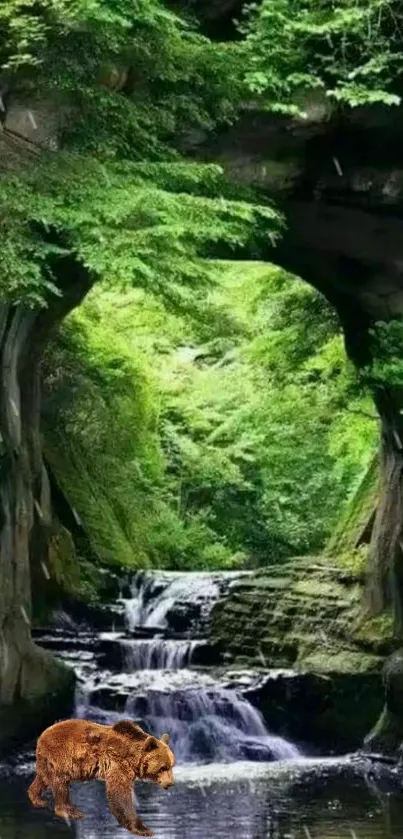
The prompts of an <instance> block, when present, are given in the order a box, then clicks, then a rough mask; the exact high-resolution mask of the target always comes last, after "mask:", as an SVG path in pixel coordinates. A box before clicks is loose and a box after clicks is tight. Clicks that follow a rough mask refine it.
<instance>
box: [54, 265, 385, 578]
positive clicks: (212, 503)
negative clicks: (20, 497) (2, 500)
mask: <svg viewBox="0 0 403 839" xmlns="http://www.w3.org/2000/svg"><path fill="white" fill-rule="evenodd" d="M211 267H212V266H211ZM214 270H215V274H216V276H217V277H218V286H216V287H215V288H212V290H211V291H210V295H209V307H208V308H207V309H206V311H205V312H204V313H203V312H199V317H198V319H197V320H195V319H194V318H192V319H190V318H189V317H188V316H186V315H179V314H178V313H173V312H172V313H170V314H167V312H166V310H165V309H164V306H163V303H162V302H161V301H158V300H157V299H156V298H155V297H154V296H150V295H149V293H148V292H147V291H145V290H131V291H127V292H126V293H125V294H122V293H117V292H116V291H112V290H108V288H107V287H106V286H105V285H102V286H100V287H99V289H97V290H95V289H94V291H93V292H92V293H91V294H90V296H89V298H88V300H87V301H86V303H85V304H84V306H83V307H81V309H80V310H79V311H78V312H77V313H76V314H74V315H73V316H72V317H71V318H70V319H69V321H68V323H67V325H66V327H65V329H64V330H63V336H62V339H61V340H60V341H59V342H58V343H57V344H56V345H55V346H54V347H53V349H52V353H51V356H50V358H49V360H48V364H47V376H46V391H45V396H46V399H45V413H44V427H45V450H46V452H47V456H48V459H49V461H50V463H51V466H52V468H53V471H54V473H55V475H56V477H57V480H58V481H59V483H60V485H61V487H62V489H63V490H64V492H65V494H66V495H67V498H68V500H69V502H70V504H71V505H72V506H73V507H74V508H75V509H76V510H77V512H78V514H79V517H80V519H81V521H82V523H83V526H84V528H85V530H86V532H87V534H88V536H89V539H90V543H91V546H92V550H93V552H94V554H95V556H98V557H102V559H103V560H106V561H119V562H123V563H125V564H135V565H143V564H147V563H151V564H152V565H154V566H165V567H174V568H181V569H184V568H200V567H233V566H242V565H249V566H250V565H252V566H253V565H264V564H267V562H269V561H273V560H275V559H279V558H281V557H284V556H288V555H290V554H291V555H292V554H296V553H304V552H309V551H312V550H317V549H318V548H320V547H321V546H322V545H323V542H324V540H325V538H327V536H328V535H329V532H330V530H331V529H332V527H333V524H334V522H335V519H336V517H337V516H338V514H339V510H340V508H341V506H342V505H343V502H344V500H345V498H346V497H347V496H348V494H349V492H350V491H353V490H354V488H355V485H356V483H357V480H358V479H359V477H360V475H361V474H362V472H363V470H365V468H366V465H367V463H368V459H369V458H370V456H371V453H372V451H373V446H374V442H375V437H376V431H377V425H376V421H374V420H371V419H370V417H369V416H368V415H367V412H368V411H369V409H368V405H367V402H368V403H369V400H367V399H366V398H365V397H363V396H362V395H361V394H360V392H359V389H358V386H357V381H356V377H355V374H354V371H353V370H352V368H351V366H350V365H349V364H348V363H347V361H346V359H345V353H344V350H343V346H342V338H341V335H340V330H339V327H338V324H337V322H336V320H335V318H334V315H333V313H332V311H331V309H330V307H329V306H328V305H327V304H326V302H325V301H324V299H323V298H322V297H320V296H319V295H318V294H317V293H316V292H314V291H313V289H311V288H310V287H309V286H308V285H306V284H304V283H302V282H301V281H299V280H295V279H293V278H291V277H289V276H288V275H285V274H284V272H282V271H280V270H279V269H275V268H273V267H270V266H267V265H263V264H259V263H239V264H236V263H226V262H221V263H215V264H214ZM351 405H353V406H354V407H353V410H356V411H357V413H350V409H351Z"/></svg>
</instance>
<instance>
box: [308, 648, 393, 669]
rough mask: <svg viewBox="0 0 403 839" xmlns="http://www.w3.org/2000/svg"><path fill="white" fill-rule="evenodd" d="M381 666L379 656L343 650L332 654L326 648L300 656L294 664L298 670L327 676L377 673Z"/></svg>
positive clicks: (381, 662) (381, 659)
mask: <svg viewBox="0 0 403 839" xmlns="http://www.w3.org/2000/svg"><path fill="white" fill-rule="evenodd" d="M318 646H320V644H319V645H318ZM382 664H383V658H382V657H381V656H376V655H367V654H366V653H364V652H362V651H359V652H358V651H355V652H353V651H351V650H348V649H345V648H344V649H341V650H340V651H339V652H334V651H332V650H331V649H326V647H323V648H322V649H317V650H314V651H313V652H310V653H308V654H307V655H305V656H304V655H303V654H302V656H301V658H300V659H297V662H296V666H297V668H298V669H299V670H302V671H308V672H310V673H325V674H326V673H327V674H329V675H330V674H339V675H347V674H351V675H353V674H354V673H379V672H380V671H381V669H382Z"/></svg>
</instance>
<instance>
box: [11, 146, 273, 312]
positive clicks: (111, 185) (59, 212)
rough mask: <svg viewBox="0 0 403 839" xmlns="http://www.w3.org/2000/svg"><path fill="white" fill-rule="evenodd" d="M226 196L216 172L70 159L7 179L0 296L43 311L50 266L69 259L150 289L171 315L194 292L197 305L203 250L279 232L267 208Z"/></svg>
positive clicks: (51, 284)
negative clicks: (169, 308)
mask: <svg viewBox="0 0 403 839" xmlns="http://www.w3.org/2000/svg"><path fill="white" fill-rule="evenodd" d="M225 188H226V187H225V181H224V179H223V177H222V172H221V170H220V169H219V167H215V166H205V167H203V166H192V165H186V164H183V163H171V164H166V163H161V164H154V165H152V164H148V165H147V164H134V163H119V164H118V163H116V164H110V165H109V166H108V167H106V166H104V165H103V164H102V163H100V162H98V161H96V160H94V159H91V158H85V157H83V156H82V155H80V156H77V155H71V154H67V153H65V154H59V155H58V156H57V158H56V159H54V158H51V159H50V160H43V161H42V162H41V164H40V165H38V166H37V167H36V168H35V169H30V170H29V172H27V173H25V176H24V178H23V179H22V178H21V176H20V175H12V176H11V175H10V176H9V178H8V179H7V180H6V181H5V182H4V183H3V185H2V189H1V191H0V220H1V227H2V233H3V236H4V239H5V241H6V246H5V252H4V253H3V256H2V277H1V284H2V288H1V291H2V296H3V297H8V298H9V299H11V300H12V301H13V302H18V301H24V302H29V303H31V304H32V303H38V302H39V303H41V302H43V301H44V299H46V292H48V291H49V289H50V290H54V291H55V290H57V276H55V271H56V273H57V270H58V263H57V259H56V257H57V256H58V255H63V254H66V253H69V254H74V255H75V257H76V259H79V260H80V262H81V263H82V264H84V266H85V267H86V268H87V269H88V271H89V273H90V275H91V276H93V277H94V279H95V278H107V279H108V282H109V283H115V284H116V283H117V284H118V285H124V284H126V285H128V284H135V285H140V286H146V287H148V288H149V289H150V290H152V291H153V292H154V293H157V294H163V295H164V296H165V297H166V299H167V300H168V301H171V302H172V301H174V302H175V303H176V304H177V305H180V303H181V296H182V294H184V293H185V292H184V291H183V290H182V287H183V286H186V285H187V286H189V285H190V286H191V288H192V294H193V295H194V297H193V301H194V303H196V300H197V295H198V294H199V295H200V294H203V287H204V285H205V282H206V280H207V279H208V272H207V271H206V268H205V266H204V264H203V263H202V262H201V261H200V259H199V258H198V256H199V255H200V253H203V250H204V249H206V248H207V247H208V246H211V245H212V244H213V243H217V242H220V241H223V242H225V243H226V244H227V246H228V247H230V248H237V247H239V246H241V245H243V244H245V241H247V239H248V238H249V237H256V236H257V237H258V236H259V230H260V233H261V232H262V230H263V229H265V228H266V227H267V224H270V223H271V224H272V225H274V227H276V226H278V222H277V219H278V217H277V214H276V213H275V211H274V210H273V209H272V208H271V207H270V206H267V207H255V206H253V205H251V204H249V203H247V202H245V201H234V200H228V199H226V198H225V197H224V196H225ZM209 192H210V195H209ZM220 192H221V197H219V198H216V197H211V193H212V194H213V195H214V193H215V195H216V196H217V194H220ZM49 230H51V231H53V236H52V235H49V233H48V235H47V231H49ZM55 242H57V244H55ZM52 265H53V266H55V269H54V270H52ZM195 295H196V297H195Z"/></svg>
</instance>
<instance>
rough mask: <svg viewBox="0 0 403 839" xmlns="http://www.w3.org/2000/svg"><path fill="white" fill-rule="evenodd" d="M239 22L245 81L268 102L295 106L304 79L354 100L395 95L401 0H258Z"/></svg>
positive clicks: (401, 68) (402, 56)
mask: <svg viewBox="0 0 403 839" xmlns="http://www.w3.org/2000/svg"><path fill="white" fill-rule="evenodd" d="M241 28H242V31H243V33H244V34H245V36H246V42H245V46H246V53H247V56H248V61H249V69H248V71H247V80H248V83H249V85H250V87H251V89H252V90H253V91H254V92H256V93H258V94H260V95H261V96H262V100H263V102H264V103H265V104H266V106H268V107H270V108H271V109H273V110H282V111H285V110H288V111H289V113H291V114H293V113H295V109H296V103H295V96H296V94H297V93H298V91H299V89H300V88H301V87H302V88H304V89H305V90H307V89H309V88H315V87H320V88H323V90H324V92H325V94H326V96H328V97H330V98H333V99H336V100H338V101H339V102H344V103H347V104H348V105H350V106H353V107H356V106H358V105H364V104H374V103H377V102H382V103H384V104H386V105H396V104H399V102H400V96H399V84H400V82H401V78H402V72H403V49H402V40H401V8H400V2H399V0H338V2H331V0H323V2H318V0H263V2H262V3H261V4H256V5H254V6H252V7H251V8H250V13H249V17H248V16H247V15H246V17H245V19H244V20H243V22H242V26H241ZM300 110H301V111H303V108H300Z"/></svg>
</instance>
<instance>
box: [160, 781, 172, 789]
mask: <svg viewBox="0 0 403 839" xmlns="http://www.w3.org/2000/svg"><path fill="white" fill-rule="evenodd" d="M174 783H175V781H173V780H172V781H161V786H162V789H169V787H173V785H174Z"/></svg>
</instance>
